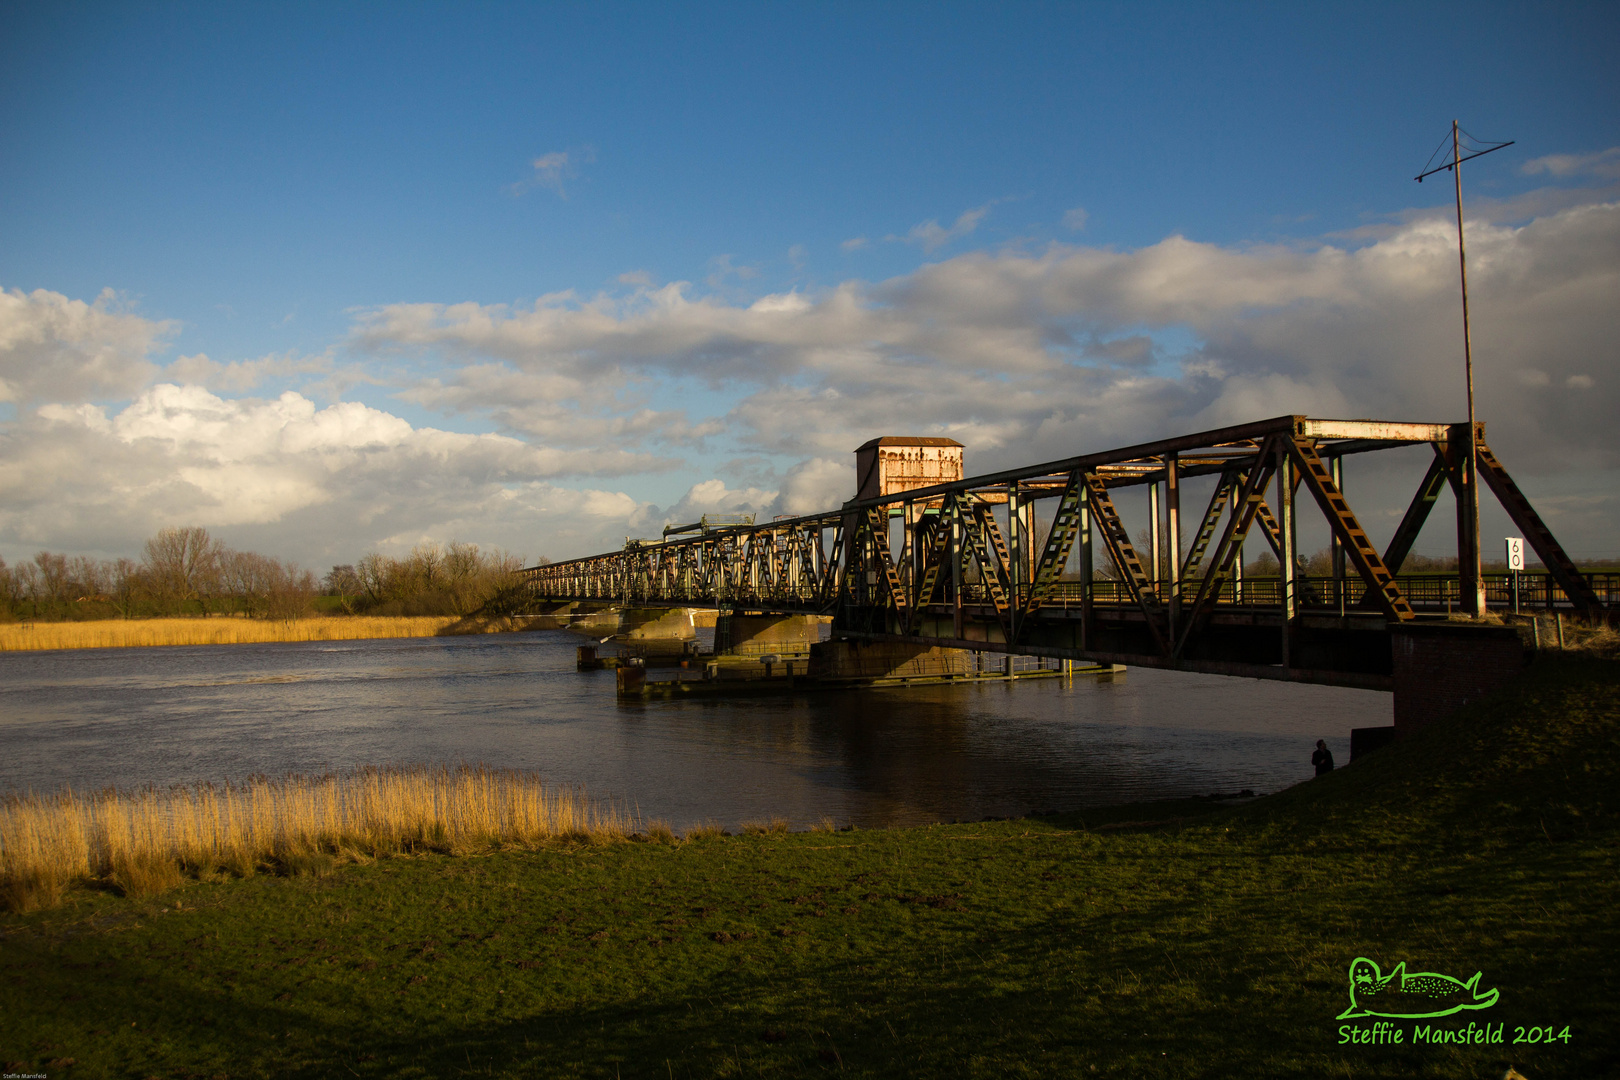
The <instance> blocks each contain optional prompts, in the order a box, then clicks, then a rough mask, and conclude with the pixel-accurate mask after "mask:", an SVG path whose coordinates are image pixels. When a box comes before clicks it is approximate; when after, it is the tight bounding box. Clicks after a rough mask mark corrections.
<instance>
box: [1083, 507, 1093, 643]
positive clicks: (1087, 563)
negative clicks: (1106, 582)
mask: <svg viewBox="0 0 1620 1080" xmlns="http://www.w3.org/2000/svg"><path fill="white" fill-rule="evenodd" d="M1091 557H1092V553H1091V486H1090V485H1089V484H1087V483H1085V479H1084V477H1082V478H1081V483H1080V647H1081V648H1082V649H1086V648H1090V647H1091V646H1090V641H1091Z"/></svg>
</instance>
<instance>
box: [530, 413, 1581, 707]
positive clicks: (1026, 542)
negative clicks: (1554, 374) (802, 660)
mask: <svg viewBox="0 0 1620 1080" xmlns="http://www.w3.org/2000/svg"><path fill="white" fill-rule="evenodd" d="M1466 434H1467V430H1466V427H1464V426H1463V425H1448V424H1422V423H1396V422H1386V421H1367V420H1361V421H1338V420H1322V419H1313V418H1309V417H1304V416H1280V417H1275V418H1273V419H1270V420H1263V421H1258V422H1256V423H1251V424H1244V425H1238V426H1235V427H1230V428H1223V429H1218V430H1214V431H1206V432H1199V433H1196V434H1192V435H1186V436H1181V437H1179V438H1174V439H1164V440H1159V441H1157V442H1153V443H1146V444H1141V445H1138V446H1132V447H1126V448H1123V449H1119V450H1113V451H1105V452H1103V453H1098V454H1089V455H1083V456H1079V457H1074V458H1067V459H1064V460H1061V461H1056V462H1048V463H1045V464H1042V465H1035V466H1030V467H1027V468H1021V469H1011V470H1005V471H1003V472H999V473H994V474H990V475H987V476H980V477H971V478H967V479H964V480H961V481H958V482H955V483H949V484H941V485H937V486H935V487H928V488H919V489H914V490H910V491H905V492H902V493H898V494H893V495H888V496H883V497H880V498H875V499H867V500H862V501H851V502H849V503H846V504H845V505H844V506H843V507H841V508H840V509H838V510H834V511H829V512H827V513H823V514H811V515H805V516H802V517H794V518H786V519H781V520H777V521H772V522H764V523H758V524H753V525H736V526H726V527H722V528H719V529H717V530H715V531H712V532H709V533H706V534H703V535H700V536H695V537H685V538H679V539H671V540H666V541H663V542H656V543H643V542H639V541H632V542H630V543H628V544H627V545H626V547H625V548H624V549H623V550H621V551H615V552H609V553H605V554H601V555H595V556H590V557H587V558H583V559H572V560H569V561H567V562H560V563H552V564H548V565H544V566H538V567H533V568H530V569H527V570H525V571H523V573H524V576H525V578H526V579H527V582H528V585H529V588H530V590H531V593H532V595H533V596H534V597H535V598H536V599H540V600H547V601H612V602H616V603H620V604H624V605H627V606H636V605H648V606H659V605H665V606H690V607H719V608H727V609H733V610H753V611H767V612H782V613H812V612H813V613H820V614H826V615H832V616H834V619H835V625H834V629H835V632H838V633H843V634H845V635H848V636H859V637H879V638H883V637H890V638H903V639H908V640H910V639H916V640H926V641H932V642H935V643H938V644H947V643H952V644H965V643H970V642H971V643H975V647H983V648H986V649H992V650H996V651H1031V652H1037V653H1040V652H1045V653H1048V654H1050V655H1065V656H1076V657H1086V656H1092V657H1096V658H1103V657H1105V656H1108V657H1118V656H1130V657H1132V658H1133V659H1131V660H1130V661H1129V662H1132V663H1153V664H1159V665H1163V666H1180V667H1190V668H1199V667H1201V666H1207V665H1209V664H1217V665H1219V664H1226V663H1240V664H1247V665H1249V666H1251V667H1253V666H1263V667H1273V666H1277V665H1280V666H1281V667H1282V668H1283V669H1290V668H1297V667H1299V666H1300V665H1301V664H1302V663H1309V664H1313V665H1317V666H1321V665H1324V664H1325V665H1326V669H1325V670H1328V673H1329V674H1331V670H1329V669H1332V668H1334V667H1335V666H1336V665H1337V666H1338V667H1340V668H1343V669H1344V672H1343V673H1344V674H1346V675H1351V674H1354V673H1355V672H1356V671H1357V670H1361V669H1366V670H1361V674H1365V675H1368V676H1377V675H1378V674H1379V673H1380V672H1379V670H1378V669H1380V667H1382V669H1383V670H1384V671H1387V655H1386V656H1385V657H1383V658H1382V659H1380V658H1379V657H1378V655H1377V649H1376V648H1373V649H1371V650H1370V651H1369V650H1367V649H1362V648H1360V646H1357V647H1356V648H1352V649H1350V650H1349V652H1350V653H1354V654H1356V655H1355V656H1353V657H1351V658H1350V659H1344V660H1342V661H1334V660H1333V659H1332V657H1331V656H1330V655H1329V656H1328V658H1327V659H1325V660H1324V659H1323V656H1324V655H1326V654H1331V653H1332V651H1333V650H1332V649H1331V648H1327V649H1326V653H1324V652H1323V649H1319V648H1316V647H1315V646H1313V645H1311V643H1310V642H1311V638H1312V634H1313V633H1315V632H1316V631H1317V630H1321V631H1323V632H1326V631H1327V630H1329V629H1331V627H1327V626H1326V625H1325V624H1324V623H1323V619H1324V618H1330V617H1336V618H1337V620H1338V624H1339V629H1340V630H1341V631H1343V632H1344V633H1346V634H1350V635H1352V636H1354V635H1358V634H1359V635H1365V634H1367V633H1373V634H1375V635H1376V634H1379V633H1382V627H1383V626H1384V625H1385V624H1389V623H1400V622H1406V621H1410V620H1411V619H1413V618H1414V617H1416V614H1417V612H1416V611H1415V609H1414V607H1413V605H1412V602H1411V600H1410V599H1409V598H1408V596H1407V595H1406V594H1405V591H1404V590H1403V588H1402V585H1401V579H1399V578H1398V577H1397V576H1396V573H1397V572H1398V570H1399V565H1400V562H1401V560H1403V559H1404V558H1405V557H1406V555H1407V553H1408V552H1409V551H1410V549H1411V545H1412V542H1413V540H1414V539H1415V538H1416V536H1417V532H1418V530H1419V529H1420V528H1421V527H1422V525H1423V522H1424V519H1425V518H1426V517H1427V516H1428V511H1429V509H1430V507H1432V505H1433V503H1434V501H1435V498H1436V497H1437V495H1438V492H1439V490H1440V487H1441V486H1443V485H1444V484H1446V483H1450V484H1451V485H1452V486H1453V487H1454V488H1455V487H1456V485H1458V484H1459V483H1463V482H1466V478H1465V476H1464V474H1463V471H1462V470H1460V469H1459V468H1457V461H1456V458H1457V455H1458V453H1459V452H1462V451H1463V448H1464V447H1466V446H1467V444H1468V440H1467V439H1466ZM1422 443H1427V444H1429V445H1430V446H1432V447H1433V449H1434V454H1435V463H1434V465H1433V466H1432V467H1431V468H1430V469H1429V472H1428V473H1427V474H1426V475H1425V477H1424V479H1423V482H1422V483H1421V484H1420V486H1419V489H1418V492H1417V493H1416V495H1415V496H1414V499H1413V501H1412V505H1411V508H1410V509H1409V510H1408V511H1407V514H1406V516H1405V518H1404V519H1403V521H1402V523H1401V525H1400V526H1399V528H1397V530H1396V534H1395V537H1394V539H1393V540H1392V541H1391V542H1390V544H1389V546H1388V547H1387V548H1386V549H1385V551H1384V552H1383V553H1380V552H1379V551H1378V550H1377V549H1376V548H1375V547H1374V546H1373V544H1372V542H1371V541H1370V540H1369V539H1368V536H1367V534H1366V531H1365V530H1364V529H1363V528H1362V526H1361V524H1360V522H1359V521H1358V519H1357V517H1356V515H1355V513H1354V511H1353V510H1352V508H1351V506H1350V504H1349V501H1348V499H1347V497H1346V496H1345V493H1344V491H1343V488H1342V484H1341V483H1340V481H1339V478H1338V477H1339V472H1340V463H1341V462H1342V460H1343V459H1344V458H1345V457H1347V456H1349V455H1353V454H1361V453H1369V452H1375V451H1380V450H1387V449H1391V448H1395V447H1402V446H1410V445H1414V444H1422ZM1475 443H1476V445H1477V447H1478V451H1477V458H1476V462H1477V469H1476V470H1475V471H1474V475H1477V476H1481V477H1482V478H1483V479H1484V480H1485V481H1486V483H1487V484H1488V485H1489V486H1490V488H1491V490H1492V491H1493V492H1494V493H1496V494H1497V495H1498V497H1499V498H1500V499H1501V501H1502V503H1503V505H1504V507H1505V508H1506V509H1507V511H1508V513H1509V515H1510V516H1511V517H1512V518H1513V520H1514V521H1515V522H1517V523H1518V524H1519V526H1520V527H1521V528H1522V529H1523V530H1524V532H1525V533H1526V537H1527V539H1529V541H1530V543H1531V546H1532V547H1533V548H1534V550H1535V551H1536V552H1537V554H1538V555H1540V557H1541V559H1542V561H1543V563H1544V564H1545V565H1546V566H1547V567H1548V569H1549V572H1550V573H1551V574H1552V576H1553V577H1554V578H1555V579H1556V581H1557V583H1558V586H1559V587H1560V588H1561V589H1562V590H1563V591H1564V593H1565V595H1566V596H1567V597H1568V598H1569V600H1570V601H1571V602H1572V603H1573V605H1574V606H1575V607H1577V608H1580V609H1589V610H1590V609H1597V608H1601V607H1602V605H1603V601H1602V600H1600V599H1599V597H1598V596H1597V594H1596V592H1595V591H1594V590H1593V588H1592V587H1591V584H1590V582H1589V581H1588V580H1587V579H1586V578H1584V577H1583V575H1581V574H1580V572H1579V571H1578V570H1577V569H1576V567H1575V564H1574V563H1573V562H1572V561H1571V560H1570V559H1569V558H1568V556H1567V555H1566V554H1565V553H1564V551H1563V549H1562V548H1561V547H1560V546H1559V545H1558V542H1557V540H1556V539H1554V538H1553V536H1552V533H1551V532H1550V530H1548V529H1547V527H1546V525H1545V523H1544V522H1543V521H1542V520H1541V518H1540V517H1539V516H1538V515H1537V514H1536V513H1535V511H1534V509H1533V508H1532V507H1531V506H1530V503H1529V501H1528V500H1527V499H1525V497H1524V495H1523V493H1522V492H1521V491H1520V490H1519V489H1518V487H1517V485H1516V484H1514V483H1513V480H1512V478H1511V477H1509V476H1508V474H1507V472H1506V470H1505V469H1504V468H1503V467H1502V465H1501V463H1500V462H1499V461H1498V460H1497V459H1496V457H1495V456H1494V454H1493V453H1492V452H1491V450H1490V448H1489V447H1488V446H1487V444H1486V443H1485V440H1484V425H1483V423H1481V424H1479V425H1478V426H1477V430H1476V438H1475ZM1207 475H1214V476H1216V477H1217V482H1216V486H1215V490H1214V492H1213V494H1212V496H1211V498H1210V502H1209V504H1208V506H1207V508H1206V509H1205V511H1204V513H1203V514H1202V516H1201V517H1199V518H1198V519H1197V527H1196V529H1195V531H1194V532H1193V533H1192V534H1191V535H1190V541H1191V542H1190V544H1189V545H1188V548H1187V551H1186V554H1185V556H1184V557H1183V555H1182V553H1181V550H1180V549H1181V544H1180V540H1179V538H1180V536H1181V521H1180V514H1181V509H1180V490H1181V484H1182V482H1183V481H1184V480H1186V479H1187V478H1190V477H1197V476H1207ZM1143 485H1153V491H1154V494H1155V497H1156V496H1157V494H1158V493H1159V492H1160V491H1162V492H1163V494H1164V513H1163V515H1162V517H1163V520H1162V522H1161V521H1159V520H1155V521H1154V522H1153V523H1152V528H1153V530H1154V533H1155V542H1154V544H1153V548H1154V550H1155V551H1158V550H1159V548H1160V545H1159V543H1158V542H1157V534H1158V531H1159V530H1160V529H1161V527H1162V529H1163V531H1164V532H1165V533H1166V534H1167V536H1168V539H1169V544H1168V551H1169V553H1170V554H1169V557H1168V558H1165V559H1162V560H1157V561H1155V560H1150V561H1151V562H1154V563H1155V564H1154V565H1152V566H1148V565H1146V564H1144V562H1143V559H1142V557H1141V555H1140V554H1139V553H1138V551H1137V550H1136V547H1135V545H1133V543H1132V541H1131V536H1130V532H1129V529H1128V528H1127V526H1126V524H1125V522H1124V520H1123V517H1122V515H1121V514H1120V512H1119V510H1118V508H1117V507H1116V506H1115V502H1114V498H1113V493H1114V492H1117V491H1118V490H1120V489H1124V488H1131V487H1140V486H1143ZM1301 488H1304V489H1305V491H1306V492H1307V493H1308V495H1309V496H1310V498H1309V499H1307V500H1305V501H1304V502H1303V503H1302V502H1301V501H1300V500H1299V499H1298V498H1297V495H1298V492H1299V490H1300V489H1301ZM1268 497H1269V498H1270V499H1271V500H1272V501H1271V502H1268ZM1156 501H1157V500H1156V498H1155V505H1156ZM1461 501H1462V500H1459V502H1461ZM1042 503H1051V509H1050V512H1049V513H1045V514H1043V513H1040V512H1039V510H1040V506H1041V504H1042ZM1311 503H1314V504H1315V505H1316V507H1317V509H1318V510H1319V511H1320V512H1321V513H1322V514H1323V517H1324V519H1325V521H1326V524H1327V526H1328V530H1329V534H1330V536H1331V538H1332V544H1333V552H1334V559H1333V563H1334V576H1333V578H1332V580H1331V582H1330V583H1322V582H1312V581H1306V580H1305V579H1303V578H1302V577H1301V576H1300V574H1299V572H1298V565H1297V563H1298V560H1297V553H1296V551H1295V542H1294V535H1295V533H1296V530H1297V524H1296V523H1297V515H1298V512H1299V511H1300V510H1301V509H1302V508H1304V507H1308V506H1309V505H1310V504H1311ZM1156 517H1157V515H1156ZM1256 525H1258V526H1259V529H1258V531H1259V532H1260V534H1261V536H1262V537H1263V538H1264V539H1265V541H1266V543H1267V545H1268V546H1269V547H1270V548H1271V550H1272V551H1273V552H1275V554H1276V555H1277V557H1278V562H1279V575H1278V578H1277V581H1276V582H1275V585H1274V586H1273V585H1272V584H1271V583H1270V582H1269V581H1268V582H1266V583H1265V587H1264V588H1262V587H1261V584H1262V583H1260V582H1254V583H1249V584H1247V585H1246V583H1245V582H1244V580H1243V573H1242V552H1243V549H1244V543H1245V540H1246V539H1247V537H1248V534H1249V533H1250V532H1251V531H1253V530H1254V529H1255V526H1256ZM1459 528H1460V531H1461V529H1463V528H1466V522H1464V521H1463V520H1462V518H1461V517H1459ZM1474 528H1475V530H1476V533H1477V523H1476V524H1475V526H1474ZM1470 539H1471V540H1472V543H1473V544H1474V545H1475V548H1474V550H1478V547H1477V545H1478V537H1477V535H1475V536H1473V537H1471V538H1470V537H1467V536H1464V535H1459V551H1462V550H1466V544H1467V542H1468V541H1469V540H1470ZM1098 548H1100V549H1101V552H1102V553H1106V557H1107V563H1106V566H1105V567H1104V568H1103V571H1102V574H1101V576H1099V575H1098V574H1095V573H1094V572H1093V566H1094V563H1095V561H1096V559H1095V555H1096V554H1097V549H1098ZM1071 565H1072V570H1071ZM1465 584H1466V583H1465ZM1467 591H1468V590H1467V588H1464V589H1463V590H1462V592H1463V597H1464V599H1466V595H1467ZM1324 594H1326V595H1324ZM1549 595H1550V594H1549ZM1369 620H1371V621H1370V622H1369ZM1311 627H1315V628H1316V629H1315V630H1312V629H1311ZM1318 636H1320V635H1318ZM1059 638H1061V639H1062V642H1063V643H1062V644H1059V643H1056V642H1057V639H1059ZM1261 639H1263V641H1262V640H1261ZM1356 640H1360V639H1359V638H1357V639H1356ZM1239 641H1248V642H1249V644H1248V645H1245V646H1243V647H1241V648H1238V647H1235V646H1234V645H1233V642H1239ZM1256 642H1259V643H1258V644H1257V643H1256ZM1363 654H1365V655H1363ZM1367 657H1371V659H1368V658H1367ZM1249 673H1256V672H1249ZM1352 681H1353V680H1352Z"/></svg>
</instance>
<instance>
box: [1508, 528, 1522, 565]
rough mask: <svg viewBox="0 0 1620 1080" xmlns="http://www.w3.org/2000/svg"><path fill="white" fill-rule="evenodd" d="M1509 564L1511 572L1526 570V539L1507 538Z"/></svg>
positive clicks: (1518, 537)
mask: <svg viewBox="0 0 1620 1080" xmlns="http://www.w3.org/2000/svg"><path fill="white" fill-rule="evenodd" d="M1507 564H1508V569H1509V570H1523V569H1524V537H1522V536H1509V537H1507Z"/></svg>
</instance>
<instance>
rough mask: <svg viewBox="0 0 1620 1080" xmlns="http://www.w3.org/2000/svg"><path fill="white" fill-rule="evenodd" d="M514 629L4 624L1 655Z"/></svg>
mask: <svg viewBox="0 0 1620 1080" xmlns="http://www.w3.org/2000/svg"><path fill="white" fill-rule="evenodd" d="M514 628H516V627H515V626H514V625H512V620H509V619H495V620H489V619H479V620H474V619H465V618H452V617H449V616H422V617H406V616H398V617H383V616H370V615H331V616H325V617H320V618H313V619H299V620H297V621H296V622H272V621H268V620H262V619H243V618H235V617H230V616H217V617H215V618H211V619H98V620H93V621H89V622H58V623H10V624H3V625H0V652H16V651H21V650H26V649H117V648H124V647H127V646H143V645H246V644H256V643H259V642H267V641H354V640H358V639H361V638H403V637H436V636H439V635H441V634H457V633H470V634H478V633H488V632H491V631H496V630H510V629H514Z"/></svg>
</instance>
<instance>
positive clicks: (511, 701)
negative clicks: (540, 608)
mask: <svg viewBox="0 0 1620 1080" xmlns="http://www.w3.org/2000/svg"><path fill="white" fill-rule="evenodd" d="M579 640H580V639H579V638H577V637H574V636H572V635H570V634H567V633H564V632H561V631H540V632H534V633H522V634H490V635H482V636H474V637H446V638H400V639H390V640H381V641H352V642H309V643H295V644H268V645H221V646H208V647H195V648H193V647H184V646H178V647H168V648H146V649H84V650H71V651H57V652H24V653H3V654H0V793H4V792H7V791H10V792H21V791H26V790H33V791H36V792H44V791H52V790H56V789H58V788H60V787H62V786H64V785H71V786H72V787H73V788H75V789H77V790H86V789H92V788H99V787H103V786H106V785H116V786H120V787H135V786H139V785H144V784H157V785H167V784H175V783H190V782H193V781H200V780H212V781H222V780H240V779H242V778H243V777H246V776H248V775H250V774H253V773H266V774H270V775H277V774H282V773H288V772H296V773H314V774H319V773H324V772H327V771H330V770H339V769H347V768H352V767H355V766H361V765H391V764H400V765H402V764H416V763H429V764H436V763H449V764H455V763H459V762H466V763H480V762H481V763H486V764H490V765H497V766H507V767H513V768H520V769H530V770H533V771H535V772H537V773H539V774H540V775H541V776H543V777H545V778H547V779H548V780H551V781H555V782H558V783H565V784H578V785H583V786H584V787H585V788H586V790H587V791H589V792H590V793H591V794H593V795H596V796H599V797H603V798H611V799H613V800H615V801H618V802H621V803H623V804H625V805H627V806H628V807H629V808H630V809H632V810H635V811H638V812H639V813H640V814H641V815H642V816H643V817H645V818H648V819H652V818H662V819H664V820H667V821H669V822H670V823H671V824H673V825H674V826H676V828H677V829H678V828H680V827H682V826H684V825H687V824H692V823H695V822H700V821H706V820H713V821H717V822H719V823H721V824H723V825H727V826H731V827H735V826H736V825H737V824H739V823H740V822H743V821H746V820H750V819H766V818H770V817H784V818H787V819H788V820H789V821H790V822H792V823H793V824H795V825H797V826H805V825H809V824H811V823H814V822H818V821H820V820H822V819H824V818H831V819H832V820H833V821H835V822H837V823H838V824H855V825H858V826H861V827H873V826H881V825H912V824H922V823H927V822H934V821H952V820H976V819H978V818H982V817H986V816H997V817H1005V816H1015V815H1022V814H1027V813H1030V812H1038V811H1044V810H1076V809H1083V808H1085V807H1088V806H1101V805H1108V804H1117V803H1121V802H1130V801H1136V800H1142V799H1155V798H1169V797H1177V796H1186V795H1206V794H1210V793H1214V792H1220V793H1228V792H1235V791H1238V790H1241V789H1244V788H1248V789H1252V790H1254V791H1256V792H1261V793H1265V792H1271V791H1276V790H1278V789H1280V788H1282V787H1286V786H1288V785H1290V784H1294V783H1297V782H1299V781H1301V780H1305V779H1308V778H1309V777H1310V775H1311V768H1310V755H1311V750H1312V748H1313V747H1314V745H1315V742H1316V740H1317V739H1318V738H1325V739H1327V741H1328V745H1329V747H1330V748H1331V749H1332V750H1333V753H1334V756H1335V757H1336V758H1337V760H1338V761H1339V762H1340V763H1341V764H1343V763H1344V762H1346V761H1347V760H1348V759H1349V737H1350V729H1351V728H1352V727H1364V726H1372V725H1378V724H1388V723H1389V722H1390V700H1389V695H1388V694H1382V693H1374V692H1370V691H1363V690H1347V689H1341V688H1336V687H1320V686H1298V685H1292V684H1287V683H1274V682H1261V681H1257V680H1251V679H1234V678H1223V677H1219V676H1206V675H1191V674H1185V673H1180V672H1163V671H1154V670H1152V669H1147V668H1132V669H1131V670H1130V671H1129V672H1128V673H1127V674H1125V675H1123V676H1119V677H1115V678H1113V679H1101V680H1099V679H1096V678H1092V677H1076V678H1074V679H1071V680H1060V679H1040V680H1028V681H1022V682H1016V683H1005V682H987V683H980V684H977V685H971V686H930V687H917V688H912V689H883V690H864V691H838V692H826V693H810V694H804V695H801V696H798V697H793V698H777V699H746V700H728V701H716V700H704V701H671V702H665V701H649V702H622V703H621V702H619V701H618V700H616V698H615V695H614V675H613V672H612V671H602V672H588V673H581V672H576V671H575V670H574V646H575V645H576V644H577V643H578V642H579Z"/></svg>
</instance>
